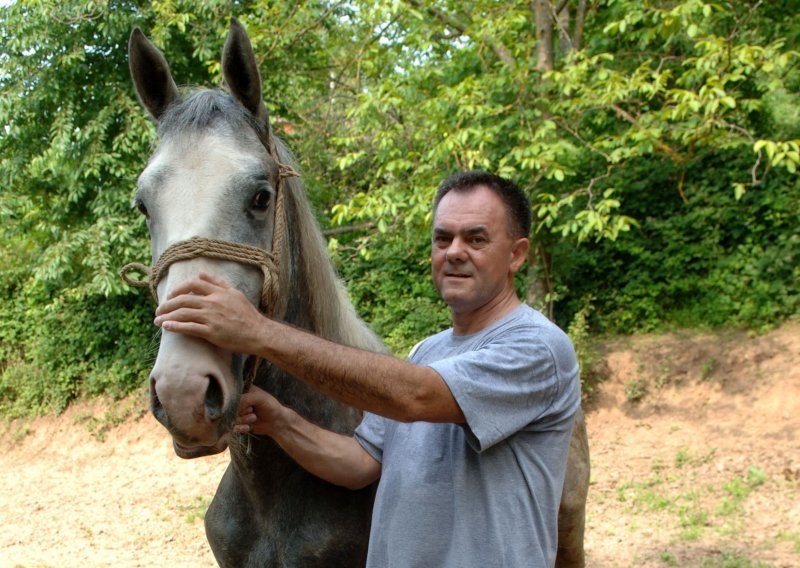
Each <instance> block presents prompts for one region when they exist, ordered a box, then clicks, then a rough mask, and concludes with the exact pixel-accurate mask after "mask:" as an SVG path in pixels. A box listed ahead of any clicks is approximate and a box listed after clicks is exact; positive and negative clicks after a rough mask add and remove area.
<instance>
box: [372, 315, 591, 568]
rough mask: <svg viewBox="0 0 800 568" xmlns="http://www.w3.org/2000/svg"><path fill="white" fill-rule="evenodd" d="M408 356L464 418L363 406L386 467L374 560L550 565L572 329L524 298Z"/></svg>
mask: <svg viewBox="0 0 800 568" xmlns="http://www.w3.org/2000/svg"><path fill="white" fill-rule="evenodd" d="M409 361H411V362H412V363H416V364H420V365H428V366H430V367H431V368H433V369H434V370H436V371H437V372H438V373H439V374H440V375H441V376H442V378H443V379H444V380H445V382H446V383H447V385H448V387H450V390H451V391H452V393H453V396H454V397H455V399H456V401H457V402H458V404H459V406H460V407H461V410H462V411H463V413H464V416H465V417H466V420H467V423H466V424H465V425H463V426H461V425H456V424H434V423H429V422H412V423H402V422H397V421H394V420H389V419H387V418H383V417H380V416H376V415H374V414H366V415H365V417H364V420H363V422H362V423H361V425H360V426H359V427H358V428H357V430H356V439H357V440H358V441H359V443H360V444H361V445H362V446H363V447H364V449H365V450H366V451H367V452H369V454H370V455H372V456H373V457H374V458H375V459H376V460H378V461H379V462H381V464H382V470H381V479H380V483H379V486H378V492H377V495H376V500H375V508H374V511H373V517H372V531H371V534H370V544H369V556H368V561H367V565H368V566H370V567H373V568H411V567H418V568H448V567H453V568H468V567H475V568H491V567H494V566H503V567H515V568H516V567H519V568H522V567H524V568H548V567H550V566H552V565H553V563H554V562H555V553H556V546H557V538H558V535H557V516H558V506H559V501H560V499H561V489H562V487H563V483H564V472H565V468H566V462H567V454H568V451H569V440H570V436H571V433H572V424H573V422H574V418H575V412H576V411H577V409H578V407H579V405H580V381H579V377H578V363H577V360H576V357H575V351H574V349H573V347H572V343H571V342H570V340H569V338H568V337H567V336H566V334H565V333H564V332H563V331H561V330H560V329H559V328H558V327H557V326H556V325H554V324H553V323H552V322H550V321H549V320H548V319H547V318H545V317H544V316H543V315H542V314H540V313H539V312H537V311H536V310H534V309H532V308H530V307H528V306H526V305H521V306H519V307H518V308H516V309H515V310H514V311H513V312H511V313H510V314H508V315H506V316H505V317H503V318H502V319H500V320H498V321H496V322H495V323H493V324H492V325H490V326H489V327H487V328H485V329H483V330H481V331H480V332H478V333H476V334H473V335H467V336H456V335H453V331H452V329H449V330H446V331H443V332H441V333H439V334H437V335H434V336H432V337H430V338H428V339H426V340H425V341H423V342H422V343H420V344H419V345H418V346H417V347H416V348H415V349H414V350H413V351H412V353H411V355H410V356H409Z"/></svg>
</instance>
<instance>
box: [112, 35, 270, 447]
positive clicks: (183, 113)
mask: <svg viewBox="0 0 800 568" xmlns="http://www.w3.org/2000/svg"><path fill="white" fill-rule="evenodd" d="M128 54H129V64H130V71H131V76H132V78H133V83H134V85H135V88H136V93H137V95H138V97H139V99H140V101H141V103H142V105H143V106H144V108H145V109H146V110H147V111H148V112H149V113H150V115H151V116H152V117H153V119H155V121H156V123H157V126H158V134H159V141H158V145H157V147H156V149H155V151H154V153H153V155H152V156H151V158H150V160H149V162H148V164H147V166H146V167H145V169H144V171H143V172H142V174H141V175H140V176H139V180H138V187H137V191H136V195H135V198H134V203H135V205H136V206H137V207H138V209H139V210H140V211H141V212H142V214H144V216H145V217H146V219H147V226H148V229H149V232H150V238H151V242H152V257H153V258H152V260H153V269H152V270H151V271H150V278H151V282H150V284H151V288H152V291H153V294H154V296H156V298H157V300H160V301H164V300H165V299H166V298H167V297H168V296H169V294H170V292H171V291H172V290H175V289H176V287H178V286H180V285H181V284H182V283H184V282H186V281H187V280H188V279H190V278H192V277H195V276H197V275H198V274H199V272H200V271H204V272H207V273H210V274H213V275H216V276H219V277H221V278H224V279H225V280H227V281H229V282H231V283H232V284H233V285H234V286H236V287H237V288H238V289H239V290H241V291H242V292H243V293H244V294H245V295H246V296H247V297H248V298H249V299H250V300H251V301H252V302H253V304H255V305H261V307H262V309H266V310H267V311H268V312H270V313H274V311H275V310H279V309H281V308H280V306H275V305H273V306H264V305H263V303H264V302H265V301H266V300H265V296H269V294H268V293H267V292H269V290H270V287H272V289H274V288H275V287H276V286H279V285H280V284H279V281H280V277H278V276H277V275H276V274H275V266H273V264H274V263H272V264H271V261H273V260H275V259H277V258H278V257H279V256H280V254H281V251H278V250H273V247H274V246H276V241H277V240H278V232H277V231H276V219H278V220H279V221H280V213H279V214H278V215H277V216H276V209H280V207H279V206H280V205H281V200H280V199H279V198H278V193H279V190H280V187H281V180H282V177H283V175H284V174H285V169H283V168H284V166H282V165H281V164H280V163H279V161H278V157H277V156H278V153H277V150H276V142H277V141H276V140H275V139H274V138H273V136H272V133H271V129H270V125H269V117H268V113H267V110H266V108H265V106H264V103H263V101H262V94H261V78H260V75H259V72H258V65H257V62H256V58H255V55H254V53H253V49H252V46H251V44H250V40H249V39H248V37H247V33H246V32H245V30H244V28H243V27H242V26H241V24H239V22H238V21H236V20H235V19H232V22H231V27H230V31H229V33H228V37H227V40H226V42H225V47H224V49H223V54H222V70H223V77H224V79H225V83H226V84H227V86H228V90H229V92H224V91H222V90H218V89H217V90H208V89H197V90H194V91H192V92H190V93H188V94H182V93H180V92H179V90H178V88H177V86H176V83H175V81H174V80H173V78H172V74H171V72H170V69H169V65H168V63H167V60H166V59H165V57H164V55H163V54H162V53H161V51H159V50H158V49H157V48H156V47H155V46H154V45H153V44H152V43H151V42H150V41H149V40H148V39H147V38H146V37H145V35H144V34H143V33H142V32H141V31H140V30H139V29H138V28H137V29H134V30H133V32H132V33H131V37H130V41H129V44H128ZM278 224H280V222H278ZM215 243H216V244H224V245H225V246H226V247H228V251H229V252H228V253H225V252H223V253H220V252H219V251H217V247H215V246H214V244H215ZM192 247H194V249H193V248H192ZM231 247H233V248H232V249H231ZM237 247H238V248H237ZM212 249H213V250H212ZM242 249H244V250H245V252H247V251H248V250H249V251H262V253H261V257H262V260H263V262H250V263H246V262H242V260H241V259H237V254H238V253H241V252H242ZM192 250H194V252H192ZM239 256H242V255H241V254H240V255H239ZM244 256H246V255H244ZM269 280H272V282H268V281H269ZM284 285H285V283H284ZM277 296H279V294H273V301H274V298H275V297H277ZM244 367H245V357H243V356H242V355H241V354H238V353H231V352H227V351H224V350H222V349H219V348H217V347H215V346H214V345H211V344H210V343H207V342H205V341H203V340H199V339H195V338H192V337H188V336H184V335H180V334H175V333H170V332H167V331H164V332H162V335H161V342H160V345H159V351H158V356H157V358H156V362H155V365H154V367H153V369H152V371H151V373H150V403H151V409H152V412H153V414H154V415H155V417H156V418H157V419H158V420H159V422H161V423H162V424H163V425H164V426H165V427H166V428H167V429H168V431H169V432H170V434H171V435H172V438H173V445H174V448H175V452H176V453H177V454H178V455H179V456H181V457H184V458H194V457H199V456H203V455H208V454H214V453H218V452H221V451H223V450H224V449H225V448H226V447H227V445H228V439H229V437H230V432H231V429H232V427H233V424H234V421H235V418H236V414H237V409H238V404H239V398H240V395H241V392H242V389H243V388H244V381H245V378H244V377H245V375H244Z"/></svg>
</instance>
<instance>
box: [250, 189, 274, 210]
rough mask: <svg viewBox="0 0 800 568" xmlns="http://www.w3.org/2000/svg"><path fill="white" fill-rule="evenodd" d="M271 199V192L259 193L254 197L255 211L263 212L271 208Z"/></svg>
mask: <svg viewBox="0 0 800 568" xmlns="http://www.w3.org/2000/svg"><path fill="white" fill-rule="evenodd" d="M269 198H270V195H269V191H266V190H261V191H259V192H257V193H256V194H255V195H254V196H253V202H252V206H253V209H259V210H261V211H263V210H264V209H266V208H267V207H269Z"/></svg>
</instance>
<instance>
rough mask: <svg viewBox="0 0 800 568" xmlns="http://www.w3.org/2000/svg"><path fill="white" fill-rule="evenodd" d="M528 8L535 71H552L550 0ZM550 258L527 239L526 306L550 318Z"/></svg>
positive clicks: (535, 239)
mask: <svg viewBox="0 0 800 568" xmlns="http://www.w3.org/2000/svg"><path fill="white" fill-rule="evenodd" d="M531 9H532V10H533V15H534V18H535V20H536V24H535V25H536V69H537V70H538V71H540V72H542V73H544V72H547V71H552V70H553V65H554V45H553V44H554V42H553V23H554V19H553V14H554V6H553V5H552V4H551V2H550V0H533V1H532V2H531ZM551 274H552V259H551V256H550V252H549V251H548V247H547V244H546V242H545V241H544V240H543V239H542V238H541V237H540V236H534V237H532V239H531V247H530V250H529V251H528V289H527V292H526V298H525V299H526V301H527V303H528V305H530V306H533V307H535V308H536V309H538V310H540V311H541V312H542V313H543V314H545V315H547V317H549V318H550V319H552V318H553V281H552V278H551Z"/></svg>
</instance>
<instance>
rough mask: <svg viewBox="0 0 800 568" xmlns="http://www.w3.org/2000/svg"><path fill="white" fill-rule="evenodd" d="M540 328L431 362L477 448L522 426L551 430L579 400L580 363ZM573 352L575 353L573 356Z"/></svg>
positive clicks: (482, 448) (505, 335)
mask: <svg viewBox="0 0 800 568" xmlns="http://www.w3.org/2000/svg"><path fill="white" fill-rule="evenodd" d="M554 340H555V342H556V343H558V342H559V341H562V340H561V338H559V337H552V336H551V337H548V338H546V339H545V338H543V337H542V336H541V335H540V334H539V333H537V332H536V330H530V329H529V328H523V329H519V328H517V329H516V330H508V331H507V332H506V333H503V334H501V335H500V336H499V337H495V338H493V339H492V340H490V341H489V342H487V343H486V344H485V345H483V346H482V347H480V348H479V349H476V350H474V351H467V352H465V353H462V354H459V355H455V356H452V357H448V358H445V359H441V360H439V361H436V362H434V363H430V364H429V366H430V367H431V368H433V369H434V370H435V371H436V372H437V373H439V375H441V377H442V378H443V379H444V381H445V382H446V383H447V386H448V387H449V388H450V391H451V392H452V393H453V396H454V397H455V399H456V401H457V402H458V404H459V406H460V407H461V411H462V412H463V413H464V416H465V418H466V426H465V430H466V437H467V441H468V442H469V444H470V445H471V446H472V447H473V449H474V450H476V451H478V452H482V451H485V450H486V449H488V448H490V447H491V446H493V445H494V444H496V443H498V442H500V441H502V440H504V439H506V438H507V437H509V436H511V435H512V434H514V433H516V432H518V431H520V430H523V429H534V430H536V429H547V428H551V427H557V426H556V425H557V424H558V423H559V422H561V421H564V420H565V419H568V418H569V417H570V416H571V414H572V413H574V411H575V409H576V408H577V405H578V404H579V403H580V394H579V388H578V389H577V394H576V389H575V386H574V384H572V383H574V382H576V381H577V380H578V379H577V372H578V371H577V361H576V360H575V356H574V351H572V349H571V345H570V346H568V349H567V357H566V358H565V357H560V360H557V357H556V355H555V354H554V351H556V352H558V351H559V350H562V349H563V348H564V346H561V345H555V346H551V345H549V343H548V342H551V343H552V342H553V341H554ZM570 354H571V356H570Z"/></svg>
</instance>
